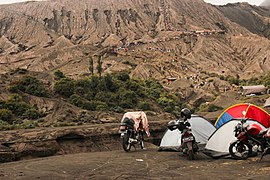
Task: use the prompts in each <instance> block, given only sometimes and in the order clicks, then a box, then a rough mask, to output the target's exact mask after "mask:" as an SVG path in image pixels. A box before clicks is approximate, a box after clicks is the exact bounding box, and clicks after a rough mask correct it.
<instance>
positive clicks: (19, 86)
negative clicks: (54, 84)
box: [9, 76, 48, 97]
mask: <svg viewBox="0 0 270 180" xmlns="http://www.w3.org/2000/svg"><path fill="white" fill-rule="evenodd" d="M9 90H10V91H11V92H13V93H18V92H19V91H22V92H25V93H27V94H31V95H34V96H39V97H47V96H48V91H47V89H46V88H45V85H44V84H43V83H42V82H41V81H40V80H38V79H37V78H35V77H32V76H24V77H23V78H22V79H20V80H19V81H17V82H13V84H12V85H11V86H10V87H9Z"/></svg>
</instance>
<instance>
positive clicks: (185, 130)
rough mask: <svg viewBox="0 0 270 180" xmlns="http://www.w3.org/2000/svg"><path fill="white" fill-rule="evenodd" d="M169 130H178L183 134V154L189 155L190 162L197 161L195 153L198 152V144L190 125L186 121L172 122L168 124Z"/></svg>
mask: <svg viewBox="0 0 270 180" xmlns="http://www.w3.org/2000/svg"><path fill="white" fill-rule="evenodd" d="M168 129H169V130H171V131H173V130H176V129H178V130H179V131H180V132H181V147H180V148H181V149H182V152H183V154H187V158H188V159H189V160H194V159H195V153H197V152H198V150H199V147H198V143H197V142H196V140H195V137H194V135H193V134H192V130H191V127H190V123H189V122H188V121H186V120H177V121H176V120H172V121H170V122H169V123H168Z"/></svg>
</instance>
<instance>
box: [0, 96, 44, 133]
mask: <svg viewBox="0 0 270 180" xmlns="http://www.w3.org/2000/svg"><path fill="white" fill-rule="evenodd" d="M42 116H43V115H42V113H40V112H39V111H38V110H37V109H35V108H34V107H33V106H31V105H29V104H28V103H26V102H24V101H23V100H22V97H21V96H19V95H18V94H14V95H12V96H11V97H10V98H9V99H8V100H7V101H0V124H1V125H2V129H3V127H7V126H9V129H12V128H15V125H16V126H19V125H21V124H23V123H24V122H25V121H26V120H28V121H29V122H31V123H32V124H33V123H34V122H32V121H34V120H36V119H38V118H40V117H42ZM28 124H29V123H28ZM12 126H13V127H12Z"/></svg>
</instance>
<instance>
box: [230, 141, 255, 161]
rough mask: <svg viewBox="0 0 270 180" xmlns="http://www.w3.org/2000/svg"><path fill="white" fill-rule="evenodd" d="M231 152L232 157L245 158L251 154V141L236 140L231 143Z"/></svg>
mask: <svg viewBox="0 0 270 180" xmlns="http://www.w3.org/2000/svg"><path fill="white" fill-rule="evenodd" d="M229 152H230V155H231V156H232V158H234V159H237V160H244V159H247V158H248V157H249V156H251V154H252V146H251V145H250V144H249V143H245V142H242V141H235V142H233V143H231V144H230V147H229Z"/></svg>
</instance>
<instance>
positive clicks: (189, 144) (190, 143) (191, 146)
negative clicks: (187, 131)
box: [187, 142, 193, 150]
mask: <svg viewBox="0 0 270 180" xmlns="http://www.w3.org/2000/svg"><path fill="white" fill-rule="evenodd" d="M192 144H193V143H192V142H187V148H188V150H192V148H193V145H192Z"/></svg>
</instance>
